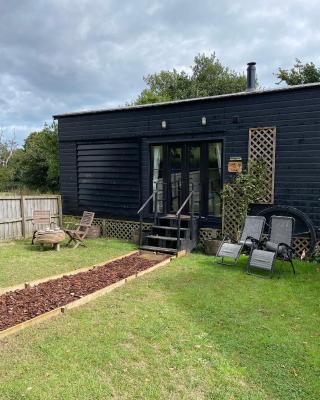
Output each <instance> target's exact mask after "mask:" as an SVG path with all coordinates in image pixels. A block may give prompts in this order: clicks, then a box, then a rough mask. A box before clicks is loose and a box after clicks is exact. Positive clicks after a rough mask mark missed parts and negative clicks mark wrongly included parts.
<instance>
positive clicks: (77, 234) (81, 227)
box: [64, 211, 94, 249]
mask: <svg viewBox="0 0 320 400" xmlns="http://www.w3.org/2000/svg"><path fill="white" fill-rule="evenodd" d="M93 218H94V213H93V212H89V211H84V212H83V215H82V218H81V221H80V223H79V224H76V229H64V231H65V233H66V234H67V235H68V236H69V238H70V239H69V242H68V243H67V246H69V245H70V243H72V242H74V246H73V248H74V249H76V248H77V247H78V246H79V245H81V246H84V247H86V245H85V243H84V239H85V238H86V236H87V234H88V231H89V228H90V227H91V225H92V222H93Z"/></svg>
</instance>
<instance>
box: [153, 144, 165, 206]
mask: <svg viewBox="0 0 320 400" xmlns="http://www.w3.org/2000/svg"><path fill="white" fill-rule="evenodd" d="M152 164H153V172H152V188H153V190H156V187H157V184H158V190H159V192H158V208H159V209H158V211H159V212H162V210H163V174H164V171H163V146H152ZM153 207H154V205H153ZM153 211H154V209H153Z"/></svg>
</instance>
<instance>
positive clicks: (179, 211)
mask: <svg viewBox="0 0 320 400" xmlns="http://www.w3.org/2000/svg"><path fill="white" fill-rule="evenodd" d="M193 193H194V192H193V190H192V191H191V192H190V193H189V194H188V196H187V198H186V199H185V201H184V202H183V203H182V206H181V207H180V208H179V210H178V211H177V212H176V217H178V216H179V215H180V214H181V213H182V210H183V209H184V208H185V206H186V205H187V203H188V201H189V200H190V198H191V196H193Z"/></svg>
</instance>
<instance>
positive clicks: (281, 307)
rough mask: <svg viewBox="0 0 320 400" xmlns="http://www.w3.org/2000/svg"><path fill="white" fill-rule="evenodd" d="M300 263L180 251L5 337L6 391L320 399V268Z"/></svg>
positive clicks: (21, 394)
mask: <svg viewBox="0 0 320 400" xmlns="http://www.w3.org/2000/svg"><path fill="white" fill-rule="evenodd" d="M107 243H109V247H111V244H110V242H107ZM111 243H113V244H114V246H115V250H114V251H116V250H117V249H118V251H120V248H119V247H117V246H119V244H118V242H111ZM99 246H100V244H99ZM123 246H124V247H123V248H122V250H125V249H126V246H127V244H124V245H123ZM28 251H29V250H28ZM25 252H26V253H27V249H25ZM2 254H3V252H1V254H0V262H1V265H3V259H2ZM81 254H83V256H85V252H82V253H81ZM43 256H44V255H43ZM21 257H22V253H21ZM22 260H23V259H22V258H21V263H22V264H23V261H22ZM31 260H32V258H30V260H29V262H31ZM244 261H245V259H243V260H242V263H244ZM77 262H79V260H77ZM24 265H25V266H24V268H32V266H31V265H30V264H27V263H24ZM21 267H22V266H21ZM296 267H297V275H296V276H293V275H292V273H291V272H290V270H289V268H287V270H286V272H285V273H284V275H283V276H282V277H281V279H272V280H269V279H259V278H256V277H253V276H248V275H246V274H245V273H244V272H243V270H242V269H241V268H240V267H237V268H234V267H229V268H227V267H221V266H217V265H215V264H214V259H213V257H208V256H205V255H201V254H191V255H190V256H188V257H184V258H179V259H175V260H174V261H172V262H171V264H170V265H169V266H167V267H162V268H160V269H159V270H156V271H154V272H152V273H151V274H148V275H145V276H143V277H140V278H139V279H136V280H134V281H131V282H130V283H128V284H127V285H126V286H124V287H122V288H119V289H117V290H116V291H114V292H112V293H110V294H108V295H106V296H104V297H101V298H99V299H98V300H96V301H94V302H92V303H90V304H88V305H86V306H83V307H81V308H78V309H74V310H72V311H70V312H68V313H66V314H65V315H63V316H61V317H58V318H56V319H52V320H50V321H47V322H44V323H42V324H40V325H38V326H35V327H33V328H28V329H26V330H25V331H22V332H21V333H20V334H19V335H17V336H15V337H13V336H12V337H9V338H7V339H5V341H3V342H1V343H0V351H1V363H0V398H1V399H6V400H10V399H32V400H37V399H45V400H46V399H50V400H55V399H59V400H60V399H63V400H69V399H81V400H82V399H83V400H84V399H85V400H88V399H90V400H91V399H95V400H100V399H121V400H126V399H177V400H178V399H179V400H181V399H196V400H198V399H226V400H238V399H261V400H262V399H272V400H274V399H281V400H282V399H288V400H289V399H290V400H291V399H297V400H298V399H299V400H301V399H308V400H316V399H317V400H318V399H319V397H320V380H319V376H320V346H319V341H320V318H319V316H320V313H319V293H320V267H319V265H315V264H307V263H299V262H296ZM69 269H70V268H69Z"/></svg>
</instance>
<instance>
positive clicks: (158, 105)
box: [53, 82, 320, 119]
mask: <svg viewBox="0 0 320 400" xmlns="http://www.w3.org/2000/svg"><path fill="white" fill-rule="evenodd" d="M312 87H320V83H319V82H317V83H308V84H304V85H295V86H286V87H278V88H274V89H262V90H254V91H248V92H238V93H229V94H221V95H217V96H208V97H198V98H193V99H185V100H173V101H166V102H162V103H151V104H141V105H133V106H124V107H121V106H119V107H113V108H106V109H97V110H82V111H76V112H70V113H65V114H56V115H53V118H54V119H57V118H62V117H69V116H74V115H85V114H98V113H106V112H112V111H125V110H138V109H141V108H151V107H161V106H168V105H171V104H184V103H193V102H201V101H206V100H220V99H228V98H233V97H241V96H255V95H259V94H266V93H277V92H286V91H292V90H299V89H306V88H312Z"/></svg>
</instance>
